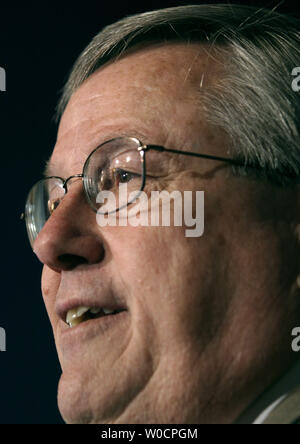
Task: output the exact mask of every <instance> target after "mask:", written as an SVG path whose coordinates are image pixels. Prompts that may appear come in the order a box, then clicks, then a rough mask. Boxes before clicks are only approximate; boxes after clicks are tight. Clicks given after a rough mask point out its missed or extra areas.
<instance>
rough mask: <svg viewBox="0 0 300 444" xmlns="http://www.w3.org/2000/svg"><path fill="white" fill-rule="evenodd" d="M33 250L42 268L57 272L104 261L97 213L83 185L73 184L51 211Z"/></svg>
mask: <svg viewBox="0 0 300 444" xmlns="http://www.w3.org/2000/svg"><path fill="white" fill-rule="evenodd" d="M33 251H34V253H35V254H36V255H37V257H38V259H39V260H40V261H41V262H42V263H43V264H44V265H47V266H48V267H49V268H51V269H52V270H54V271H57V272H60V271H63V270H71V269H73V268H75V267H77V266H78V265H80V264H96V263H99V262H101V261H102V260H103V259H104V255H105V251H104V245H103V239H102V236H101V233H100V230H99V228H98V226H97V225H96V213H95V212H94V211H93V210H92V209H91V207H90V206H89V205H88V204H87V202H86V200H85V198H84V195H83V190H82V184H80V185H79V184H78V185H77V186H75V185H73V189H72V190H70V191H68V193H67V194H66V195H65V197H64V199H63V200H62V201H61V203H60V204H59V206H58V207H57V208H56V209H55V210H54V212H53V213H52V215H51V217H50V218H49V219H48V220H47V222H46V223H45V225H44V227H43V228H42V230H41V231H40V233H39V234H38V236H37V238H36V240H35V242H34V245H33Z"/></svg>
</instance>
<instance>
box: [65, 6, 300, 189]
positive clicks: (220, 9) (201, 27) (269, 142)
mask: <svg viewBox="0 0 300 444" xmlns="http://www.w3.org/2000/svg"><path fill="white" fill-rule="evenodd" d="M299 24H300V20H298V19H296V18H294V17H290V16H287V15H283V14H279V13H277V12H275V11H274V10H267V9H258V8H255V7H250V6H241V5H228V4H226V5H225V4H219V5H190V6H179V7H173V8H167V9H161V10H157V11H151V12H146V13H142V14H137V15H134V16H130V17H126V18H124V19H122V20H120V21H118V22H116V23H114V24H112V25H110V26H107V27H106V28H104V29H103V30H102V31H101V32H100V33H99V34H97V35H96V36H95V37H94V38H93V40H92V41H91V43H90V44H89V45H88V46H87V48H86V49H85V50H84V51H83V52H82V54H81V55H80V56H79V58H78V59H77V61H76V62H75V64H74V67H73V69H72V71H71V73H70V76H69V79H68V81H67V83H66V85H65V87H64V89H63V93H62V96H61V99H60V101H59V103H58V106H57V120H58V119H59V118H60V116H61V115H62V113H63V111H64V109H65V107H66V105H67V103H68V101H69V99H70V97H71V95H72V94H73V93H74V92H75V91H76V90H77V88H78V87H79V86H80V85H81V84H82V83H83V82H84V81H85V80H86V79H87V78H88V77H89V76H90V75H91V74H92V73H93V72H95V71H96V70H97V69H98V68H99V67H100V66H102V65H103V64H105V63H106V62H108V61H112V60H115V59H116V58H118V57H120V56H121V55H122V54H124V51H126V49H127V48H130V47H132V46H134V45H136V44H141V43H142V44H145V45H147V44H148V45H151V43H153V42H168V41H174V40H175V41H178V40H179V41H183V42H192V41H196V42H200V43H201V42H202V43H204V42H205V43H206V44H209V45H211V47H212V48H219V49H220V50H221V51H222V52H223V53H225V55H226V57H225V60H226V65H227V67H226V72H225V75H224V77H223V78H222V79H220V80H219V81H218V84H217V85H214V87H213V88H208V89H207V91H205V94H203V93H202V95H201V100H200V94H199V100H198V101H199V104H200V105H201V106H203V108H204V109H205V112H206V116H207V120H208V121H209V122H210V123H212V124H214V125H217V126H218V127H220V128H222V129H224V130H225V132H226V133H227V134H228V136H229V140H230V141H231V147H230V148H231V150H232V152H233V153H234V154H235V157H236V158H239V159H243V160H244V161H245V164H247V165H259V166H260V167H263V168H264V169H265V171H267V172H268V178H271V177H273V178H275V181H277V182H278V183H281V184H283V183H286V180H287V179H286V178H287V177H289V178H291V179H292V180H293V181H294V180H295V179H298V178H299V176H300V143H299V142H300V141H299V139H300V138H299V134H300V100H299V95H298V94H297V93H296V92H295V91H293V89H292V80H293V77H292V75H291V74H292V70H293V69H294V68H295V67H297V66H299V65H300V51H299V48H300V32H299V30H300V26H299ZM199 91H200V88H199ZM299 94H300V93H299ZM248 170H249V169H248ZM240 172H241V171H239V173H240ZM246 174H247V173H246ZM284 177H285V179H284ZM289 182H290V180H288V183H289Z"/></svg>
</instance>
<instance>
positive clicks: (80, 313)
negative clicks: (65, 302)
mask: <svg viewBox="0 0 300 444" xmlns="http://www.w3.org/2000/svg"><path fill="white" fill-rule="evenodd" d="M122 311H126V310H125V309H118V310H113V309H111V308H99V307H85V306H80V307H76V308H72V309H71V310H69V311H68V312H67V315H66V320H65V322H66V323H67V324H68V325H69V327H70V328H72V327H76V325H79V324H81V323H82V322H85V321H88V320H90V319H97V318H101V317H104V316H114V315H116V314H118V313H121V312H122Z"/></svg>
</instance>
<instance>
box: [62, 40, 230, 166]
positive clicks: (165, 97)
mask: <svg viewBox="0 0 300 444" xmlns="http://www.w3.org/2000/svg"><path fill="white" fill-rule="evenodd" d="M221 69H222V63H221V62H218V61H217V59H216V58H215V56H212V54H211V53H210V50H209V47H208V46H205V45H202V44H194V43H193V44H184V43H172V44H156V45H154V46H151V47H147V48H139V49H138V50H133V49H131V50H130V52H129V53H126V54H125V55H123V56H122V58H120V59H118V60H116V61H114V62H109V63H107V64H106V65H104V66H103V67H101V68H99V69H98V70H97V71H96V72H94V73H93V74H92V75H91V76H90V77H89V78H88V79H87V80H86V81H85V82H84V83H83V84H82V85H81V86H80V87H79V88H78V90H77V91H76V92H75V93H74V94H73V95H72V97H71V99H70V101H69V103H68V105H67V107H66V110H65V112H64V114H63V116H62V119H61V122H60V126H59V131H58V140H57V145H56V147H55V150H54V155H53V161H54V160H55V158H56V157H57V155H56V152H57V151H58V150H59V152H60V153H61V151H62V148H63V149H64V150H67V149H68V147H69V149H70V147H71V146H72V150H73V151H74V150H77V158H78V159H80V160H79V161H78V162H79V163H81V164H82V162H83V160H84V158H85V157H86V156H87V154H88V153H89V152H90V151H91V150H92V149H93V148H95V147H96V146H97V145H99V144H100V143H102V142H104V141H105V140H108V139H109V138H112V137H118V136H120V135H128V136H135V137H139V138H140V139H142V140H143V141H144V142H146V143H147V142H152V143H154V142H153V140H151V137H150V134H151V135H153V137H155V138H156V139H155V143H163V142H164V141H165V140H166V139H168V138H169V137H170V134H173V136H174V139H175V138H178V137H180V135H179V134H178V133H179V132H180V129H181V128H184V127H186V128H189V127H191V126H192V122H193V120H196V119H198V117H196V116H198V114H199V100H198V97H199V94H201V90H204V89H206V88H207V87H208V85H209V84H210V83H211V82H212V79H213V78H214V77H216V76H218V75H219V72H220V70H221ZM145 139H146V140H145Z"/></svg>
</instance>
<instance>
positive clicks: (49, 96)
mask: <svg viewBox="0 0 300 444" xmlns="http://www.w3.org/2000/svg"><path fill="white" fill-rule="evenodd" d="M196 3H201V2H197V1H189V2H188V1H173V2H172V1H151V2H149V1H145V0H144V1H143V2H142V5H141V6H137V5H136V4H135V2H122V3H121V5H120V4H118V3H115V2H110V1H108V2H105V3H104V2H101V1H98V2H97V5H95V4H93V3H90V2H88V1H85V2H80V6H79V5H78V4H76V3H73V6H72V5H71V4H69V5H68V4H66V5H65V6H64V5H63V4H61V5H57V6H56V5H55V3H53V2H51V3H49V4H48V3H47V2H41V3H40V5H39V6H37V5H36V6H34V5H33V4H31V5H28V4H27V2H26V3H25V4H24V5H23V6H17V5H15V6H13V5H12V4H11V5H10V6H8V5H6V4H4V2H2V3H1V8H0V14H1V16H0V66H1V67H3V68H5V70H6V75H7V83H6V87H7V91H6V92H0V131H1V133H0V147H1V187H0V191H1V201H0V202H1V207H0V208H1V210H0V211H1V247H0V248H1V250H0V251H1V281H2V282H1V296H0V298H1V299H0V327H3V328H5V330H6V335H7V351H6V352H2V353H1V352H0V424H7V423H13V424H20V423H22V424H40V423H42V424H45V423H51V424H55V423H62V422H63V421H62V419H61V417H60V414H59V412H58V409H57V404H56V392H57V383H58V379H59V374H60V368H59V363H58V360H57V357H56V352H55V347H54V342H53V339H52V332H51V328H50V323H49V321H48V318H47V315H46V311H45V309H44V305H43V301H42V296H41V291H40V274H41V269H42V267H41V264H39V262H38V260H37V259H36V258H35V256H34V255H33V253H32V251H31V249H30V246H29V243H28V240H27V237H26V231H25V226H24V222H22V221H20V220H19V219H20V213H21V212H22V211H23V207H24V201H25V198H26V194H27V192H28V190H29V188H30V187H31V185H32V184H33V182H34V181H36V180H37V179H39V178H40V176H41V172H42V170H43V168H44V163H45V160H46V159H47V158H48V157H49V155H50V153H51V150H52V148H53V146H54V144H55V137H56V126H55V124H54V123H53V119H52V117H53V113H54V108H55V105H56V102H57V99H58V97H59V91H60V89H61V88H62V86H63V84H64V82H65V80H66V78H67V75H68V72H69V70H70V68H71V66H72V64H73V62H74V61H75V59H76V57H77V56H78V55H79V53H80V52H81V51H82V50H83V48H84V47H85V46H86V45H87V44H88V43H89V42H90V40H91V38H92V37H93V36H94V35H95V34H96V33H98V32H99V31H100V29H101V28H102V27H103V26H105V25H108V24H110V23H112V22H114V21H116V20H118V19H120V18H122V17H124V16H125V15H130V14H134V13H138V12H143V11H148V10H153V9H158V8H163V7H167V6H178V5H184V4H196ZM202 3H217V2H214V1H208V0H206V1H204V2H202ZM220 3H226V2H220ZM231 3H242V2H241V1H240V2H234V1H233V2H231ZM243 3H244V4H245V3H246V4H255V5H259V6H265V7H270V8H272V7H274V6H275V5H276V4H278V3H279V2H274V1H264V2H254V1H253V2H251V1H247V2H243ZM25 5H26V6H25ZM278 10H279V11H281V12H290V13H293V14H295V13H297V15H298V16H299V11H300V6H298V7H297V6H293V4H292V2H290V1H285V2H281V4H280V6H279V7H278ZM299 63H300V59H299Z"/></svg>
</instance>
